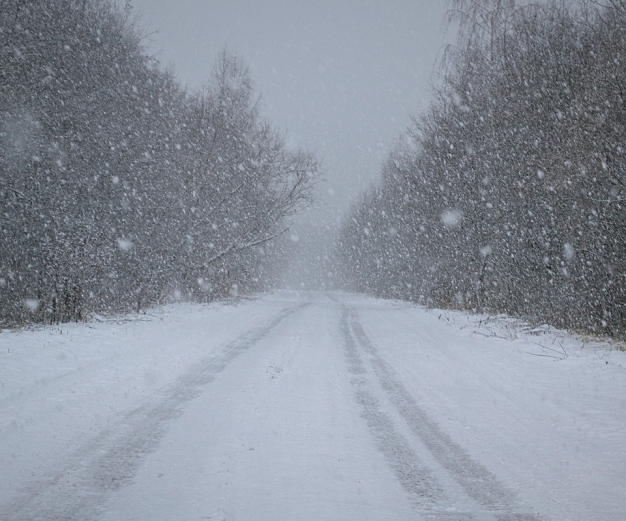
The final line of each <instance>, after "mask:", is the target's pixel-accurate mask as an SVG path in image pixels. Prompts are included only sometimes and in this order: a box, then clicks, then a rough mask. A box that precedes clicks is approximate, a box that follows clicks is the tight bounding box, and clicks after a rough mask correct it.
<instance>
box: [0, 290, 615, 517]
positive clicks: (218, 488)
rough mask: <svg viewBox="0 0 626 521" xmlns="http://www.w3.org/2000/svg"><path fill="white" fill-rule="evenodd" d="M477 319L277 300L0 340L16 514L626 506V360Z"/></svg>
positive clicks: (572, 512) (7, 490)
mask: <svg viewBox="0 0 626 521" xmlns="http://www.w3.org/2000/svg"><path fill="white" fill-rule="evenodd" d="M477 320H478V319H474V318H473V317H470V316H468V315H464V314H461V313H446V314H442V313H440V312H433V311H427V310H424V309H422V308H419V307H415V306H412V305H409V304H403V303H399V302H389V301H381V300H375V299H370V298H365V297H361V296H357V295H350V294H343V293H326V294H325V293H312V292H301V293H297V292H277V293H275V294H273V295H269V296H264V297H261V298H258V299H255V300H251V301H246V302H241V303H238V304H237V305H223V304H220V305H218V304H216V305H211V306H194V305H182V304H181V305H176V306H171V307H168V308H164V309H162V310H160V311H158V312H157V311H155V312H152V314H151V315H148V316H146V317H144V319H143V320H137V319H134V320H120V321H117V322H112V321H107V322H99V323H98V322H93V323H90V324H78V325H76V324H75V325H71V326H64V327H63V328H62V329H60V328H58V327H57V328H48V329H43V330H39V331H30V332H20V333H8V332H3V333H2V334H0V436H1V439H2V444H0V519H2V520H4V519H6V520H16V521H17V520H37V519H41V520H47V521H50V520H70V519H74V520H88V519H94V520H96V519H97V520H101V521H130V520H150V521H155V520H163V521H165V520H168V521H169V520H181V521H187V520H188V521H201V520H214V521H215V520H218V521H223V520H227V521H253V520H255V521H256V520H271V521H275V520H289V521H294V520H303V521H304V520H307V521H311V520H341V521H346V520H359V521H361V520H368V519H371V520H385V521H386V520H414V519H417V520H420V519H424V520H427V519H435V520H437V519H440V520H446V521H456V520H470V519H471V520H502V521H504V520H520V521H521V520H531V519H542V520H554V521H564V520H577V521H582V520H606V521H617V520H623V519H625V518H626V514H625V513H626V470H625V469H626V443H624V440H625V439H626V438H625V436H626V435H625V434H624V433H626V353H623V352H619V351H615V350H608V349H605V348H603V347H602V346H594V347H589V346H585V344H584V343H582V341H581V340H580V339H574V338H572V337H569V336H567V335H564V334H561V333H559V332H548V333H540V334H538V332H537V331H534V332H526V333H524V332H522V331H521V330H519V327H517V326H515V325H512V324H511V323H510V322H506V321H502V322H495V323H494V322H491V323H490V324H489V325H488V326H485V325H484V324H478V323H477ZM502 337H508V338H502ZM605 347H606V346H605Z"/></svg>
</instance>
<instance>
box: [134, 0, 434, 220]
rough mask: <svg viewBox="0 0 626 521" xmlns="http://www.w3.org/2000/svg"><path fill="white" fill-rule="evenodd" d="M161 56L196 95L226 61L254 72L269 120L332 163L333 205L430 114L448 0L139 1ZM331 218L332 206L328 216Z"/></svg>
mask: <svg viewBox="0 0 626 521" xmlns="http://www.w3.org/2000/svg"><path fill="white" fill-rule="evenodd" d="M133 6H134V10H135V12H137V13H139V14H140V15H141V20H142V22H143V24H144V25H145V26H146V27H147V28H148V29H149V30H151V31H156V32H155V33H154V34H152V35H151V37H150V47H151V50H152V52H154V53H157V54H158V56H159V58H160V60H161V62H162V63H163V64H164V65H171V66H172V67H173V68H174V70H175V72H176V75H177V76H178V78H179V79H180V80H181V81H182V82H183V83H184V84H186V85H188V86H189V87H190V88H192V89H193V88H197V87H199V86H200V85H201V84H202V82H203V81H205V80H206V78H207V77H208V76H209V73H210V69H211V66H212V64H213V62H214V61H215V58H216V56H217V54H218V52H219V51H220V50H221V49H223V48H224V47H228V49H230V50H232V51H234V52H237V53H238V54H240V55H241V56H242V57H243V58H244V60H246V62H247V63H248V64H249V65H250V69H251V73H252V78H253V80H254V83H255V85H256V87H257V90H258V91H259V92H260V93H262V96H263V98H262V99H263V112H264V113H265V115H266V116H267V118H268V119H269V121H271V122H273V123H274V124H276V125H277V126H279V127H281V128H282V129H283V130H284V131H285V132H286V133H287V136H288V139H289V142H290V143H293V144H302V145H306V146H307V147H308V148H310V149H311V150H314V151H316V152H317V153H318V154H319V156H320V157H321V159H322V160H323V163H324V166H325V168H326V171H327V174H328V176H327V177H328V182H327V184H326V185H325V189H324V191H325V195H326V198H327V199H329V197H328V192H329V189H330V190H331V191H334V192H335V195H334V198H333V202H332V204H331V207H332V208H334V209H337V210H338V211H343V209H344V208H345V207H346V206H347V201H348V200H350V199H352V198H354V196H355V195H356V194H357V193H358V192H359V191H360V190H362V189H363V188H364V187H366V186H367V185H368V184H369V182H370V180H371V179H373V178H375V177H377V176H378V173H379V171H380V165H381V162H382V161H383V159H384V158H385V156H386V154H387V152H388V150H389V149H390V147H391V146H393V144H394V142H395V141H396V139H397V137H398V135H399V134H400V132H402V131H403V130H404V129H405V128H406V127H407V125H408V124H409V114H410V113H416V112H419V111H420V110H422V109H423V107H424V106H425V104H426V103H427V102H428V100H429V97H430V85H431V83H432V82H433V81H435V82H436V79H437V75H436V70H435V69H434V63H435V60H436V59H437V57H438V55H439V53H440V52H441V50H442V47H443V45H444V38H445V36H446V35H445V30H444V25H443V23H442V21H443V18H444V12H445V1H444V0H311V1H308V0H290V1H286V0H259V1H255V0H176V1H171V0H133ZM326 210H328V208H327V209H326Z"/></svg>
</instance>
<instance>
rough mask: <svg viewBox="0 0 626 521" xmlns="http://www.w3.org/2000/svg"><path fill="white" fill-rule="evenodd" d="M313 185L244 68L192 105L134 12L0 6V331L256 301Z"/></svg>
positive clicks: (218, 75) (82, 2)
mask: <svg viewBox="0 0 626 521" xmlns="http://www.w3.org/2000/svg"><path fill="white" fill-rule="evenodd" d="M317 172H318V165H317V162H316V160H315V158H314V157H313V156H312V155H311V154H310V153H308V152H306V151H303V150H288V149H287V148H286V147H285V144H284V142H283V140H282V138H281V135H280V134H279V133H278V132H277V131H276V130H275V129H273V128H272V127H271V126H270V125H269V124H267V123H266V122H265V121H264V120H263V119H262V117H261V115H260V113H259V107H258V99H257V98H256V97H255V94H254V92H253V87H252V84H251V80H250V77H249V74H248V71H247V69H246V67H245V65H244V64H243V63H242V62H241V60H240V59H238V58H237V57H234V56H231V55H229V54H227V53H226V52H224V53H222V55H221V56H220V57H219V59H218V60H217V63H216V65H215V67H214V69H213V73H212V75H211V77H210V78H209V79H208V81H207V83H206V86H205V87H204V88H203V89H201V90H200V91H199V92H193V93H189V92H186V91H185V90H184V89H183V88H181V86H180V85H179V83H178V82H177V81H176V79H175V78H174V77H173V76H172V75H171V74H170V73H168V72H165V71H163V70H162V69H161V68H160V67H159V65H158V63H156V62H155V61H154V60H153V59H151V58H150V57H149V56H148V54H147V53H146V51H145V49H144V48H143V46H142V33H141V32H140V30H139V29H138V28H137V25H136V23H135V21H134V19H133V18H132V17H131V13H130V10H129V9H128V8H127V9H125V10H120V9H118V8H117V7H116V6H115V5H113V4H112V3H110V2H109V1H107V0H78V1H77V0H31V1H28V2H24V1H22V0H2V1H0V234H1V239H0V324H3V325H7V324H15V323H21V322H24V321H32V320H35V321H42V322H56V321H67V320H79V319H81V318H83V317H85V315H86V313H88V312H92V311H94V312H95V311H98V312H100V311H106V310H125V309H141V308H143V307H145V306H148V305H151V304H155V303H159V302H163V301H167V300H168V299H172V298H179V297H181V296H182V297H184V298H215V297H219V296H223V295H226V294H228V293H229V292H232V291H237V288H239V289H240V290H242V289H245V288H251V287H254V286H255V285H258V284H260V281H259V280H258V274H259V269H260V266H261V265H262V263H263V245H264V244H265V243H266V242H267V241H269V240H271V239H272V238H273V237H275V236H277V235H279V234H280V233H281V232H282V231H283V229H284V228H283V224H282V223H283V220H284V218H285V217H287V216H289V215H292V214H294V213H295V212H297V211H298V210H299V209H300V208H301V207H302V206H303V205H304V204H307V202H308V201H310V199H311V197H312V186H313V181H314V180H315V177H316V176H317Z"/></svg>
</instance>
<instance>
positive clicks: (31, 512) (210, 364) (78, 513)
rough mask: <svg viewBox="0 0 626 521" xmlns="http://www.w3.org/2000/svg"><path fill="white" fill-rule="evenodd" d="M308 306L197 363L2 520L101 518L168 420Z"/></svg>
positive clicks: (4, 512) (10, 506)
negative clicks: (103, 508) (107, 503)
mask: <svg viewBox="0 0 626 521" xmlns="http://www.w3.org/2000/svg"><path fill="white" fill-rule="evenodd" d="M307 305H308V304H306V303H305V304H300V305H298V306H295V307H291V308H288V309H286V310H283V311H282V312H280V313H279V314H278V315H277V316H276V317H275V318H274V319H273V320H271V322H269V323H268V324H266V325H263V326H260V327H257V328H254V329H252V330H250V331H248V332H247V333H245V334H244V335H242V336H240V337H239V338H237V339H236V340H234V341H232V342H231V343H230V344H227V345H226V347H225V348H224V350H223V351H222V353H221V354H220V355H217V356H213V357H210V358H207V359H205V360H202V361H200V362H198V363H197V364H195V365H194V366H193V367H192V368H191V369H190V370H189V371H187V372H186V373H185V374H183V375H182V376H181V377H179V378H178V379H177V380H176V381H175V382H174V383H173V384H171V385H169V386H167V387H166V388H164V389H163V390H162V391H160V392H159V393H158V395H157V397H156V398H155V399H153V400H152V401H151V402H149V403H147V404H146V405H143V406H142V407H139V408H136V409H134V410H132V411H130V412H129V413H127V414H126V415H125V416H124V417H123V418H122V419H121V420H120V421H119V422H117V423H116V425H115V426H114V427H112V428H111V429H109V430H107V431H104V432H102V433H100V434H99V435H98V436H96V437H95V438H93V439H92V440H91V441H89V442H88V443H87V444H86V445H85V446H83V447H82V448H81V449H79V450H77V451H76V452H75V453H74V454H73V456H72V457H71V458H70V461H69V463H68V464H67V465H66V467H65V468H64V469H62V470H61V471H60V472H58V473H56V474H55V475H53V476H50V478H49V479H47V480H46V481H44V482H41V483H39V484H36V485H34V486H32V487H30V489H27V490H26V491H24V492H23V493H22V494H21V495H20V496H19V497H18V498H16V499H14V500H13V501H11V502H9V503H7V504H6V505H5V506H3V507H0V519H11V520H12V521H39V520H41V521H61V520H63V521H71V520H77V521H78V520H80V521H84V520H86V519H93V518H95V517H96V516H97V513H98V508H99V507H100V506H101V505H102V503H103V502H104V501H105V500H106V498H107V497H108V496H109V495H110V494H111V493H112V492H114V491H116V490H118V489H120V488H122V487H123V486H124V485H126V484H127V483H129V482H130V481H131V480H132V478H133V477H134V475H135V473H136V471H137V469H138V467H139V465H140V464H141V462H142V461H143V459H144V458H145V456H146V455H147V454H149V453H150V452H152V451H153V450H154V449H155V448H156V447H157V446H158V444H159V441H160V440H161V438H162V436H163V435H164V433H165V430H166V427H167V423H168V422H169V421H171V420H173V419H175V418H176V417H178V416H179V415H180V414H181V413H182V406H183V405H184V404H185V403H186V402H188V401H190V400H193V399H194V398H196V397H198V396H199V395H200V394H201V393H202V392H203V388H204V387H205V386H206V385H207V384H209V383H211V382H212V381H213V380H214V379H215V376H216V375H217V374H219V373H220V372H222V371H224V369H226V368H227V367H228V365H229V363H230V362H232V361H233V360H234V359H236V358H237V357H239V356H240V355H241V354H243V353H244V352H245V351H247V350H248V349H250V348H251V347H252V346H254V345H255V344H256V343H258V342H259V341H260V340H261V339H263V338H264V337H265V336H266V335H267V334H268V333H269V332H270V331H271V330H272V329H274V328H275V327H276V326H278V325H279V324H280V323H281V322H282V321H283V320H285V319H286V318H287V317H289V316H291V315H293V314H294V313H296V312H297V311H299V310H301V309H302V308H304V307H306V306H307Z"/></svg>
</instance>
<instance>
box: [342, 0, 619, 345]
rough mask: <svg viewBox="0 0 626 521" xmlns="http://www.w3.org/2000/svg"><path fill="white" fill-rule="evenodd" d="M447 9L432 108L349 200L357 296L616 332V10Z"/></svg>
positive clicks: (347, 251) (477, 1)
mask: <svg viewBox="0 0 626 521" xmlns="http://www.w3.org/2000/svg"><path fill="white" fill-rule="evenodd" d="M604 4H606V5H603V6H600V5H599V3H595V2H594V3H587V2H583V3H582V4H580V3H579V4H577V5H570V6H567V5H566V2H562V1H547V2H541V3H536V2H535V3H524V4H520V2H515V1H514V0H455V1H453V2H452V6H451V7H452V9H451V11H450V18H451V20H452V21H453V22H456V23H458V26H457V27H458V28H459V33H458V34H459V36H458V41H457V43H456V45H455V46H452V47H451V48H450V49H449V50H448V52H447V55H446V61H445V69H444V74H443V81H442V85H441V86H440V87H439V88H438V89H437V91H436V99H435V101H434V102H433V103H432V105H431V107H430V109H429V110H428V111H427V112H426V113H425V114H422V115H420V116H417V117H415V118H414V120H413V124H412V125H411V127H410V129H409V130H408V132H406V133H405V135H404V136H403V139H402V141H401V143H400V144H399V145H398V146H397V147H396V149H395V150H394V151H393V152H392V153H391V154H390V156H389V158H388V160H387V162H386V164H385V166H384V168H383V172H382V181H381V182H380V183H379V184H378V185H376V186H375V187H373V188H372V189H370V190H369V192H368V193H367V194H365V195H364V196H363V197H362V199H361V200H360V201H359V203H358V204H356V205H355V206H354V207H353V209H352V212H351V215H350V217H349V218H348V219H347V220H346V222H345V225H344V227H343V230H342V234H341V238H340V241H339V246H338V254H339V256H340V257H341V258H342V259H343V264H344V265H346V266H350V269H349V270H347V274H346V277H347V280H348V283H349V284H350V285H351V287H352V288H354V289H358V290H361V291H366V292H370V293H373V294H376V295H381V296H385V297H393V298H401V299H409V300H413V301H417V302H420V303H424V304H427V305H431V306H441V307H455V308H462V309H472V310H478V311H483V312H490V313H497V312H503V313H508V314H511V315H515V316H521V317H526V318H528V319H531V320H541V321H546V322H548V323H551V324H553V325H556V326H559V327H567V328H573V329H577V330H580V331H589V332H597V333H602V334H607V335H624V331H625V328H626V226H625V224H626V213H625V208H626V200H625V199H626V189H625V183H626V2H625V1H624V0H607V2H604Z"/></svg>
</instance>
